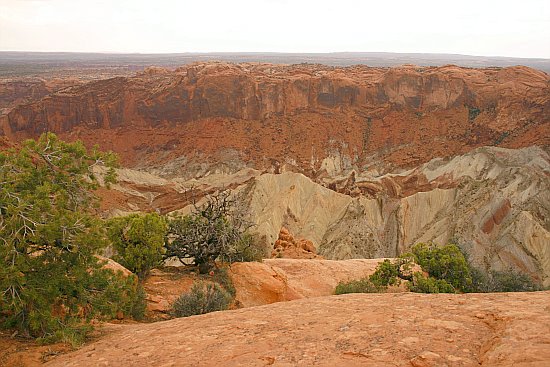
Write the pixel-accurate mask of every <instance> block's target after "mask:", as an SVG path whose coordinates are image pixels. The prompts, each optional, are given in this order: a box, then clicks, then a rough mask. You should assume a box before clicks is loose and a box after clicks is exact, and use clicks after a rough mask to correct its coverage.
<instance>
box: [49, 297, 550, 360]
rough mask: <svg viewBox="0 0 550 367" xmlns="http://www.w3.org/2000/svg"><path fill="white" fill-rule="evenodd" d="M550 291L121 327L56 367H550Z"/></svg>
mask: <svg viewBox="0 0 550 367" xmlns="http://www.w3.org/2000/svg"><path fill="white" fill-rule="evenodd" d="M549 304H550V293H549V292H535V293H504V294H464V295H448V294H434V295H423V294H410V293H402V294H356V295H345V296H331V297H322V298H314V299H304V300H298V301H292V302H282V303H276V304H272V305H267V306H260V307H251V308H246V309H240V310H235V311H224V312H216V313H212V314H208V315H201V316H193V317H188V318H182V319H175V320H171V321H164V322H159V323H154V324H141V325H119V326H116V325H113V326H112V327H109V328H108V329H107V331H106V332H107V335H105V336H104V337H102V338H101V339H100V340H98V341H96V342H93V343H91V344H90V345H87V346H85V347H83V348H82V349H80V350H78V351H76V352H74V353H70V354H67V355H63V356H59V357H57V358H56V359H54V360H53V361H50V362H49V363H47V364H46V366H52V367H53V366H65V367H69V366H82V365H85V366H179V365H187V366H220V365H223V366H312V365H315V366H380V365H393V366H417V367H419V366H434V367H435V366H438V367H442V366H480V365H481V366H515V367H516V366H546V365H548V362H549V361H550V349H549V348H548V344H549V343H550V308H549V306H548V305H549Z"/></svg>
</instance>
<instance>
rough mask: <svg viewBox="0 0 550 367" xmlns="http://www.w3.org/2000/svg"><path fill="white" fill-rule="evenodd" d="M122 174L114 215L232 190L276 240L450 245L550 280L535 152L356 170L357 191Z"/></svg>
mask: <svg viewBox="0 0 550 367" xmlns="http://www.w3.org/2000/svg"><path fill="white" fill-rule="evenodd" d="M119 172H120V176H119V178H120V182H119V183H118V184H117V185H113V189H114V190H115V191H112V190H111V191H105V192H102V193H101V195H102V196H103V197H105V198H106V199H107V202H106V203H104V204H106V205H107V207H105V209H113V208H117V209H116V210H115V213H123V212H128V211H134V210H157V211H160V212H167V211H172V210H183V211H185V210H188V209H189V207H187V208H186V206H188V205H189V203H190V202H191V198H192V197H193V196H192V195H196V196H197V197H200V196H201V195H204V194H205V193H208V192H213V191H215V190H216V189H221V188H228V187H233V191H234V193H235V195H239V197H240V200H242V201H243V202H244V203H245V204H246V206H247V207H248V208H249V211H250V216H251V218H250V219H251V220H252V221H253V222H254V223H255V226H254V227H253V228H252V230H253V231H254V232H256V233H257V234H258V235H259V236H260V237H263V238H265V241H266V243H268V244H271V245H272V246H273V245H275V243H276V241H277V239H278V238H279V232H280V229H281V227H285V228H287V229H288V230H289V232H292V233H293V234H295V235H296V236H297V237H298V238H307V239H309V240H311V241H312V243H314V244H315V246H316V248H317V251H318V253H319V255H322V256H323V257H325V258H327V259H350V258H380V257H395V256H397V255H399V254H401V253H402V252H404V251H407V250H408V249H409V248H410V246H412V245H413V244H415V243H417V242H429V241H434V242H436V243H439V244H443V243H446V242H456V243H457V244H458V245H460V246H461V247H463V248H464V249H465V250H466V251H468V252H469V253H470V255H471V257H472V259H473V260H474V261H475V262H476V263H477V264H478V265H479V266H480V267H482V268H493V269H495V270H506V269H507V268H508V267H510V266H512V267H514V268H516V269H519V270H522V271H525V272H527V273H529V274H531V275H532V276H533V277H535V278H536V279H538V280H542V281H544V282H545V284H550V283H549V282H550V252H549V247H548V246H549V244H550V222H549V218H550V212H549V208H550V197H549V194H548V193H550V179H549V177H550V174H549V172H550V157H549V156H548V153H546V152H545V151H544V150H542V149H540V148H536V147H531V148H523V149H518V150H515V149H504V148H495V147H493V148H488V147H486V148H478V149H476V150H474V151H472V152H470V153H468V154H465V155H462V156H457V157H455V158H453V159H440V158H438V159H434V160H432V161H430V162H428V163H426V164H424V165H421V166H419V167H417V168H414V169H412V170H409V171H407V172H403V173H400V174H385V175H379V176H374V175H372V174H370V173H368V172H365V173H358V174H353V180H351V179H349V178H348V179H347V182H348V183H347V184H346V186H345V187H347V189H345V190H352V191H354V192H357V193H358V194H357V195H349V194H345V193H339V192H336V191H334V190H342V186H338V185H332V182H334V181H331V180H330V179H328V178H327V179H326V180H320V182H319V183H316V182H314V181H312V180H311V179H309V178H308V177H305V176H304V175H302V174H299V173H292V172H285V173H282V174H269V173H268V174H261V173H259V172H257V171H253V170H247V171H243V172H240V173H236V174H234V175H223V174H219V175H214V176H213V177H211V176H207V177H205V178H202V179H193V180H189V181H186V180H181V179H174V180H167V179H164V178H159V177H158V176H155V175H152V174H149V173H143V172H137V171H132V170H129V169H124V170H121V171H119ZM335 180H336V181H338V180H339V181H338V182H343V181H345V179H343V178H336V179H335ZM230 182H232V183H233V186H231V185H229V183H230ZM324 185H326V186H328V187H332V188H333V189H332V190H331V189H329V188H328V187H325V186H324ZM191 189H192V190H194V191H190V190H191ZM345 190H342V191H344V192H346V191H345ZM347 192H349V191H347ZM115 199H116V200H115ZM109 205H110V208H109ZM283 237H284V236H283ZM294 242H296V241H294ZM300 252H301V250H300Z"/></svg>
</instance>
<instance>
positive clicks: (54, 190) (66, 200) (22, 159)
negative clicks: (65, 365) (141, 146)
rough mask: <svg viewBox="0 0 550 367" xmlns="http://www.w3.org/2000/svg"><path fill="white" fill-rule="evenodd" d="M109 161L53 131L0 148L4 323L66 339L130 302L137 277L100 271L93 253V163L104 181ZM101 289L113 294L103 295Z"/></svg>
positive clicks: (96, 225) (99, 243) (0, 316)
mask: <svg viewBox="0 0 550 367" xmlns="http://www.w3.org/2000/svg"><path fill="white" fill-rule="evenodd" d="M115 163H116V157H115V156H114V154H112V153H101V152H99V150H97V149H95V148H94V149H92V150H91V151H88V150H87V149H86V148H85V147H84V145H83V144H82V143H81V142H76V143H66V142H63V141H61V140H60V139H58V138H57V137H56V136H55V135H54V134H52V133H46V134H43V135H42V136H41V137H40V138H39V139H38V140H37V141H35V140H28V141H26V142H24V143H23V144H22V146H20V147H19V148H12V149H8V150H5V151H2V152H0V322H2V325H4V326H8V327H16V328H18V329H19V330H20V331H21V332H23V333H25V334H28V335H31V336H36V337H46V338H54V339H55V338H65V337H67V335H69V334H71V333H72V334H74V333H76V332H77V331H78V327H80V326H82V325H84V324H85V323H84V324H83V320H84V321H85V320H88V319H89V318H91V317H92V316H93V315H94V314H99V315H102V316H106V317H109V316H111V315H112V314H113V313H116V312H117V311H121V310H122V311H126V312H131V309H133V308H134V306H136V304H134V301H135V300H137V299H138V298H139V297H137V293H136V292H137V287H136V284H135V281H133V280H132V279H129V280H128V279H123V278H122V277H121V275H117V274H114V273H113V272H112V271H110V270H106V269H104V268H103V267H102V264H101V262H100V261H99V259H98V257H96V256H95V254H96V253H97V251H99V250H100V249H101V248H102V247H103V246H105V245H106V243H107V242H106V234H105V230H104V226H103V223H102V221H101V220H100V219H99V217H97V216H96V215H95V213H94V210H95V208H96V207H97V203H98V199H97V198H96V197H95V196H94V195H93V194H92V190H93V189H95V188H96V187H97V185H98V180H97V177H95V175H94V173H93V168H94V166H96V165H104V166H106V167H108V171H107V175H106V177H105V179H106V182H112V181H113V180H114V178H115V171H114V168H113V167H114V165H115ZM117 289H118V290H117ZM115 290H117V291H116V292H115ZM105 292H111V293H113V294H114V293H116V294H118V296H117V297H118V299H105V294H106V293H105ZM138 303H139V302H138ZM140 307H141V306H140ZM138 308H139V307H138ZM79 335H81V334H79ZM73 336H74V335H73ZM73 336H69V337H68V338H69V339H73Z"/></svg>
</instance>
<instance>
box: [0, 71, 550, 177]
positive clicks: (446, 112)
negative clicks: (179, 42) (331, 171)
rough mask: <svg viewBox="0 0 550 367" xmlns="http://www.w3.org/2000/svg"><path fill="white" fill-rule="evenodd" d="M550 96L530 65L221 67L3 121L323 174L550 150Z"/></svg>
mask: <svg viewBox="0 0 550 367" xmlns="http://www.w3.org/2000/svg"><path fill="white" fill-rule="evenodd" d="M549 96H550V78H549V76H548V75H547V74H545V73H543V72H540V71H536V70H533V69H529V68H526V67H512V68H504V69H501V68H489V69H470V68H461V67H456V66H443V67H416V66H411V65H407V66H402V67H398V68H370V67H367V66H354V67H346V68H334V67H327V66H321V65H293V66H284V65H271V64H227V63H215V62H214V63H202V64H192V65H189V66H185V67H181V68H179V69H176V70H175V71H168V70H164V69H160V68H154V69H148V70H146V71H145V72H143V73H140V74H138V75H136V76H134V77H129V78H126V77H118V78H113V79H108V80H102V81H97V82H92V83H88V84H86V85H83V86H77V87H73V88H69V89H65V90H63V91H61V92H57V93H54V94H51V95H49V96H47V97H46V98H44V99H42V100H41V101H39V102H35V103H31V104H27V105H21V106H19V107H17V108H15V109H14V110H12V111H11V112H10V113H9V115H8V116H7V118H5V119H4V121H3V123H2V125H0V126H2V127H3V131H4V134H5V135H7V136H10V137H13V138H24V137H29V136H36V135H37V134H39V133H41V132H43V131H47V130H50V131H54V132H57V133H60V134H62V135H63V134H64V135H66V136H68V137H69V138H82V139H84V140H85V141H87V142H90V143H100V145H102V147H103V148H104V149H113V150H115V151H117V152H119V153H120V154H121V155H122V156H123V158H124V159H125V160H126V161H127V163H132V162H135V161H136V160H139V159H140V157H146V156H147V155H151V154H158V153H159V152H162V153H163V155H162V156H163V157H164V158H166V157H170V156H171V157H175V156H181V155H186V156H188V155H190V154H197V153H200V154H204V155H207V156H213V155H216V154H218V153H219V152H220V151H221V150H227V149H233V150H236V151H237V152H238V154H239V155H240V158H241V159H242V160H244V161H253V162H255V163H256V165H259V166H262V165H264V166H265V165H266V164H271V163H272V162H271V161H272V160H275V161H278V162H285V161H286V162H289V161H290V162H292V164H295V165H296V166H298V167H299V168H300V169H302V170H306V169H313V170H319V169H322V168H323V167H322V160H323V158H325V157H327V156H329V155H334V154H336V153H338V154H340V155H341V156H345V157H348V160H347V161H346V164H348V165H361V164H365V163H367V162H368V161H369V160H371V159H372V158H373V155H375V156H376V157H380V158H384V159H385V160H386V161H387V162H390V163H393V164H394V165H398V166H410V165H412V164H418V163H420V162H423V161H427V160H429V159H431V158H433V157H434V156H445V155H452V154H458V153H463V152H465V151H468V150H470V149H472V148H474V147H477V146H480V145H502V146H509V147H520V146H525V145H531V144H539V145H546V144H549V142H550V123H549V122H550V98H549ZM0 134H1V132H0ZM266 160H267V161H270V160H271V161H270V162H269V163H266Z"/></svg>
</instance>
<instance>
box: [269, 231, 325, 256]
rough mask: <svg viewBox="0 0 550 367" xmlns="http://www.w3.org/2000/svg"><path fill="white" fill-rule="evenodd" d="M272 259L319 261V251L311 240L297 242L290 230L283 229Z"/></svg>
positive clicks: (274, 245)
mask: <svg viewBox="0 0 550 367" xmlns="http://www.w3.org/2000/svg"><path fill="white" fill-rule="evenodd" d="M271 257H272V258H274V257H276V258H287V259H319V258H320V257H319V256H318V255H317V249H316V248H315V245H314V244H313V242H311V241H310V240H306V239H300V240H296V239H294V237H293V236H292V235H291V234H290V232H289V231H288V229H286V228H285V227H282V228H281V230H280V231H279V238H277V241H275V243H274V244H273V252H271Z"/></svg>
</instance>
